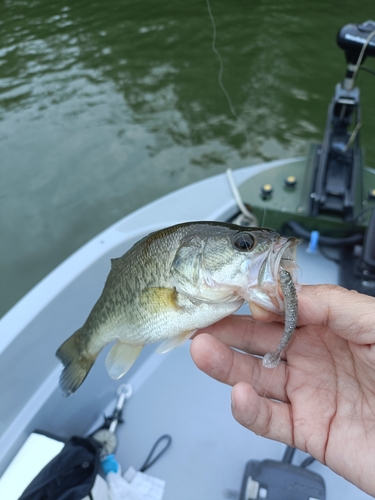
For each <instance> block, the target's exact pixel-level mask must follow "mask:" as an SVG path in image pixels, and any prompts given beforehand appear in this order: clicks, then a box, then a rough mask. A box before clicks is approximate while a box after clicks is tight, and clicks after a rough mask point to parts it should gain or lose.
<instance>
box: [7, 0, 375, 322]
mask: <svg viewBox="0 0 375 500" xmlns="http://www.w3.org/2000/svg"><path fill="white" fill-rule="evenodd" d="M373 7H374V2H373V0H361V1H360V2H353V1H352V0H343V1H340V2H338V1H334V0H324V1H323V0H314V1H301V0H299V1H297V0H284V1H280V0H258V1H255V0H253V1H245V0H241V1H239V0H236V1H232V2H228V1H227V0H211V9H212V13H213V16H214V18H215V22H216V28H217V48H218V50H219V51H220V53H221V56H222V59H223V63H224V73H223V82H224V85H225V87H226V89H227V91H228V93H229V95H230V98H231V100H232V103H233V108H234V110H235V113H236V115H237V118H236V117H234V116H233V114H232V112H231V110H230V107H229V104H228V101H227V99H226V97H225V95H224V94H223V92H222V90H221V88H220V86H219V84H218V71H219V63H218V60H217V58H216V56H215V54H214V53H213V51H212V47H211V45H212V36H213V31H212V24H211V20H210V18H209V16H208V10H207V4H206V1H205V0H199V1H198V0H190V1H189V2H184V1H182V0H169V1H168V2H160V1H156V0H151V1H150V0H148V1H147V0H143V1H130V0H122V1H121V0H115V1H114V0H107V1H106V2H99V1H96V0H90V1H87V0H81V1H79V2H73V1H72V0H64V1H57V0H48V1H47V0H23V1H17V0H13V1H10V0H7V1H3V2H2V3H1V6H0V151H1V153H0V250H1V256H0V257H1V258H0V266H1V268H0V273H1V274H0V315H1V314H3V313H5V312H6V310H7V309H9V307H11V306H12V305H13V304H14V303H15V302H16V301H17V300H18V299H20V298H21V297H22V295H23V294H25V293H26V292H27V291H28V290H29V289H30V288H31V287H32V286H33V285H34V284H36V283H37V282H38V281H39V280H40V279H41V278H42V277H43V276H45V275H46V274H47V273H48V272H49V271H51V270H52V269H53V268H54V267H55V266H56V265H57V264H59V263H60V262H61V261H62V260H63V259H64V258H66V257H68V256H69V255H70V254H71V253H72V252H73V251H74V250H76V249H77V248H78V247H79V246H81V245H82V244H83V243H85V242H86V241H88V240H89V239H90V238H91V237H93V236H94V235H96V234H97V233H98V232H99V231H101V230H103V229H105V228H106V227H107V226H108V225H109V224H111V223H113V222H115V221H116V220H118V219H119V218H120V217H122V216H124V215H126V214H127V213H129V212H131V211H132V210H134V209H136V208H138V207H140V206H141V205H143V204H145V203H147V202H149V201H151V200H153V199H155V198H158V197H159V196H161V195H163V194H165V193H168V192H169V191H171V190H174V189H176V188H178V187H181V186H184V185H186V184H188V183H190V182H193V181H196V180H199V179H202V178H205V177H207V176H211V175H214V174H216V173H220V172H223V171H224V170H225V169H226V168H227V167H232V168H238V167H242V166H246V165H249V164H252V163H256V162H259V161H265V160H271V159H277V158H285V157H290V156H299V155H301V154H302V155H304V154H306V152H307V150H308V144H309V143H310V142H311V141H319V140H320V139H321V137H322V133H323V128H324V123H325V116H326V110H327V105H328V102H329V100H330V99H331V96H332V94H333V89H334V85H335V84H336V83H337V82H338V81H339V80H341V78H342V76H343V74H344V70H345V62H344V55H343V53H342V52H341V51H340V50H339V49H338V48H337V47H336V44H335V36H336V32H337V30H338V28H339V27H341V26H342V25H344V24H346V23H348V22H361V21H364V20H366V19H371V18H374V17H375V15H374V10H373ZM366 64H367V66H370V67H372V68H374V61H368V63H366ZM373 78H374V77H373V76H371V75H369V74H367V73H361V74H360V75H359V79H358V83H359V86H360V88H361V90H362V105H363V122H364V126H363V132H362V134H363V135H362V142H363V145H364V147H365V152H366V162H367V164H369V165H370V166H373V167H375V161H374V153H375V145H374V141H373V139H372V137H373V131H374V130H375V118H374V112H373V110H374V102H373V99H374V83H375V80H374V79H373Z"/></svg>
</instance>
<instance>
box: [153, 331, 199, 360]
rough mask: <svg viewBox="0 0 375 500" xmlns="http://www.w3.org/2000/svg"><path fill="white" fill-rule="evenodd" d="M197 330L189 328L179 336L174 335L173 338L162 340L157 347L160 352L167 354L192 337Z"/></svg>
mask: <svg viewBox="0 0 375 500" xmlns="http://www.w3.org/2000/svg"><path fill="white" fill-rule="evenodd" d="M196 331H197V330H196V329H195V330H189V331H187V332H183V333H181V334H180V335H179V336H178V337H173V338H172V339H167V340H164V342H162V343H161V344H160V345H159V347H158V348H157V349H156V352H157V353H158V354H165V353H166V352H168V351H171V350H172V349H174V348H175V347H180V345H181V344H183V343H184V342H185V341H186V340H187V339H188V338H190V337H191V336H192V335H193V334H194V333H195V332H196Z"/></svg>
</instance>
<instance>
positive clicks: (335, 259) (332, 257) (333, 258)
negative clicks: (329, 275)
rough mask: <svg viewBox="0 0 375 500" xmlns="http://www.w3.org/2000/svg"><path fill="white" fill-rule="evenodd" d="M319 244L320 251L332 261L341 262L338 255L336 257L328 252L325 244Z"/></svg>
mask: <svg viewBox="0 0 375 500" xmlns="http://www.w3.org/2000/svg"><path fill="white" fill-rule="evenodd" d="M318 246H319V251H320V253H321V254H322V255H323V257H324V258H325V259H327V260H331V261H332V262H334V263H335V264H340V259H337V258H336V257H334V256H333V255H329V254H328V253H327V250H326V249H325V248H324V246H323V245H319V243H318Z"/></svg>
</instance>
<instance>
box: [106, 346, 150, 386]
mask: <svg viewBox="0 0 375 500" xmlns="http://www.w3.org/2000/svg"><path fill="white" fill-rule="evenodd" d="M142 347H143V344H141V345H139V344H136V345H134V344H126V343H125V342H120V341H118V342H117V343H116V344H115V345H114V346H113V347H112V349H111V350H110V351H109V353H108V356H107V358H106V360H105V366H106V368H107V370H108V373H109V375H110V376H111V377H112V378H114V379H115V380H117V379H119V378H121V377H122V376H123V375H125V373H126V372H127V371H128V370H130V368H131V366H132V364H133V363H134V361H135V360H136V359H137V357H138V356H139V353H140V352H141V350H142Z"/></svg>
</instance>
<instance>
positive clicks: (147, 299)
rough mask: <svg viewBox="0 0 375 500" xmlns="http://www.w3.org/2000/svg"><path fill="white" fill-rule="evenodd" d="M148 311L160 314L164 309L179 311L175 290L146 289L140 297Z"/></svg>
mask: <svg viewBox="0 0 375 500" xmlns="http://www.w3.org/2000/svg"><path fill="white" fill-rule="evenodd" d="M140 300H141V302H142V303H143V304H144V305H145V307H146V308H147V310H148V311H153V312H157V313H158V312H160V311H162V310H165V309H180V306H179V305H178V302H177V291H176V289H175V288H162V287H153V288H146V289H145V290H144V291H143V292H142V293H141V296H140Z"/></svg>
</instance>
